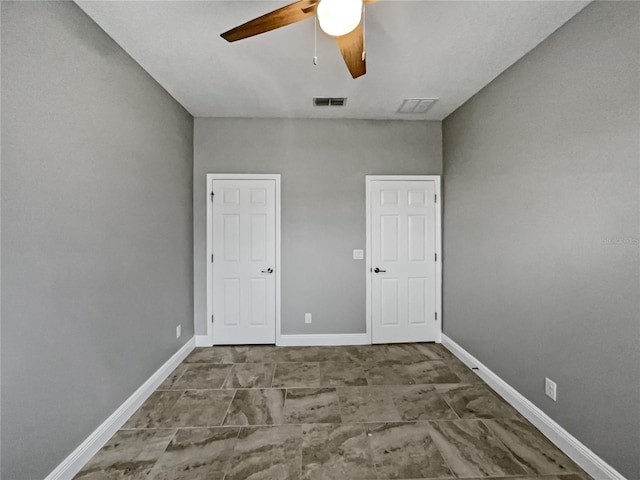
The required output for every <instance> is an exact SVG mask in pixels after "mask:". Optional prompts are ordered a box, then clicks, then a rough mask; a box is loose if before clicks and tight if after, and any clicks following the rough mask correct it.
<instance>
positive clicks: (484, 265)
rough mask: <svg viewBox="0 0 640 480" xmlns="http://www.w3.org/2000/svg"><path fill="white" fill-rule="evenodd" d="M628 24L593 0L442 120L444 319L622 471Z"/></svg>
mask: <svg viewBox="0 0 640 480" xmlns="http://www.w3.org/2000/svg"><path fill="white" fill-rule="evenodd" d="M638 25H640V4H637V3H636V4H634V3H631V2H630V3H623V2H603V3H600V2H598V3H594V4H591V5H589V6H588V7H587V8H585V10H583V11H582V12H581V13H579V14H578V15H577V16H576V17H574V18H573V19H572V20H570V21H569V22H568V23H567V24H566V25H564V26H563V27H561V28H560V29H559V30H558V31H556V32H555V33H554V34H553V35H551V36H550V37H549V38H548V39H547V40H546V41H544V42H543V43H542V44H540V45H539V46H538V47H537V48H536V49H535V50H533V51H532V52H531V53H530V54H528V55H527V56H526V57H524V58H523V59H522V60H520V61H519V62H517V63H516V64H515V65H514V66H512V67H511V68H510V69H509V70H507V71H506V72H505V73H503V74H502V75H501V76H500V77H498V78H497V79H496V80H495V81H493V82H492V83H491V84H490V85H489V86H488V87H486V88H485V89H484V90H482V91H481V92H480V93H478V94H477V95H476V96H475V97H473V98H472V99H471V100H470V101H469V102H467V103H466V104H465V105H463V106H462V107H461V108H460V109H459V110H458V111H456V112H455V113H454V114H452V115H451V116H449V117H448V118H447V119H446V120H445V121H444V124H443V132H444V179H445V182H444V186H445V189H444V191H445V198H444V331H445V333H446V334H447V335H449V336H450V337H451V338H453V340H455V341H456V342H458V343H459V344H460V345H461V346H462V347H464V348H465V349H467V350H468V351H469V352H470V353H472V354H473V355H475V356H476V357H477V358H478V359H479V360H480V361H482V362H483V363H485V364H486V365H487V366H488V367H489V368H491V369H492V370H493V371H495V372H496V373H497V374H498V375H499V376H500V377H502V378H503V379H505V380H506V381H507V382H508V383H509V384H511V385H512V386H514V387H515V388H516V389H517V390H518V391H519V392H520V393H522V394H523V395H525V396H526V397H527V398H529V399H530V400H531V401H533V402H534V403H535V404H536V405H537V406H538V407H540V408H541V409H542V410H544V411H545V412H546V413H547V414H548V415H550V416H551V417H552V418H553V419H554V420H556V421H557V422H559V423H560V424H561V425H562V426H563V427H565V428H566V429H567V430H568V431H569V432H570V433H571V434H573V435H574V436H575V437H577V438H578V439H579V440H580V441H582V442H583V443H584V444H585V445H587V446H588V447H589V448H590V449H592V450H593V451H594V452H596V453H597V454H598V455H600V456H601V457H602V458H603V459H604V460H606V461H607V462H609V463H610V464H611V465H613V466H614V467H615V468H617V469H618V470H619V471H620V472H621V473H622V474H624V475H625V476H626V477H627V478H628V479H630V480H631V479H637V478H640V470H639V465H638V461H639V458H640V455H639V454H640V452H639V450H638V446H639V445H640V438H639V435H640V411H639V399H640V392H639V386H640V378H639V375H640V373H639V372H640V370H639V368H638V366H639V365H640V354H639V346H638V345H639V343H638V342H639V340H640V308H639V300H638V298H639V272H640V262H639V247H638V243H639V238H640V236H639V235H640V233H639V213H640V205H639V201H638V192H639V187H640V185H639V165H640V145H639V138H640V118H639V115H640V81H639V80H640V79H639V71H638V69H639V60H640V58H639V56H640V33H639V32H640V29H638ZM545 376H548V377H550V378H551V379H553V380H555V381H556V382H557V383H558V401H557V403H554V402H553V401H551V400H550V399H549V398H547V397H545V396H544V392H543V385H544V377H545Z"/></svg>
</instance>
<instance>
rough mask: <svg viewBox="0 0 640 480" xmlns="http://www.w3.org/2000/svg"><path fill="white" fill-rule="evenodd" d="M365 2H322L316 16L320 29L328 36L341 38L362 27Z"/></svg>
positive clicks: (338, 0) (333, 0) (340, 0)
mask: <svg viewBox="0 0 640 480" xmlns="http://www.w3.org/2000/svg"><path fill="white" fill-rule="evenodd" d="M362 2H363V0H320V3H319V4H318V8H317V10H316V14H317V15H318V23H319V24H320V28H321V29H322V31H323V32H324V33H326V34H327V35H331V36H332V37H340V36H342V35H346V34H347V33H351V32H352V31H354V30H355V29H356V27H357V26H358V25H360V20H361V19H362V5H363V3H362Z"/></svg>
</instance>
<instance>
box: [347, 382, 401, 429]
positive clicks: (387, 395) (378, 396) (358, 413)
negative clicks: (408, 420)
mask: <svg viewBox="0 0 640 480" xmlns="http://www.w3.org/2000/svg"><path fill="white" fill-rule="evenodd" d="M337 391H338V398H339V399H340V412H341V415H342V421H343V422H345V423H352V422H394V421H400V413H399V412H398V409H397V408H396V406H395V404H394V403H393V400H392V399H391V392H390V389H389V388H388V387H337Z"/></svg>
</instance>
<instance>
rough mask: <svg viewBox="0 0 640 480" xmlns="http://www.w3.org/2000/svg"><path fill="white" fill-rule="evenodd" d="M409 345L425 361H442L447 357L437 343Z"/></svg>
mask: <svg viewBox="0 0 640 480" xmlns="http://www.w3.org/2000/svg"><path fill="white" fill-rule="evenodd" d="M410 345H412V346H413V348H414V349H415V350H416V351H417V352H418V353H419V354H420V355H422V356H423V357H424V358H426V359H427V360H444V359H445V358H447V356H448V355H447V353H445V352H443V350H442V349H443V347H442V346H441V345H440V344H438V343H411V344H410ZM449 355H450V354H449Z"/></svg>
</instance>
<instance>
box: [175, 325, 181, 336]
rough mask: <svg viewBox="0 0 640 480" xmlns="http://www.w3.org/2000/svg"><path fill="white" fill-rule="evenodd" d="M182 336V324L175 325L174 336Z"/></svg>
mask: <svg viewBox="0 0 640 480" xmlns="http://www.w3.org/2000/svg"><path fill="white" fill-rule="evenodd" d="M181 336H182V324H180V325H178V326H177V327H176V338H180V337H181Z"/></svg>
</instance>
